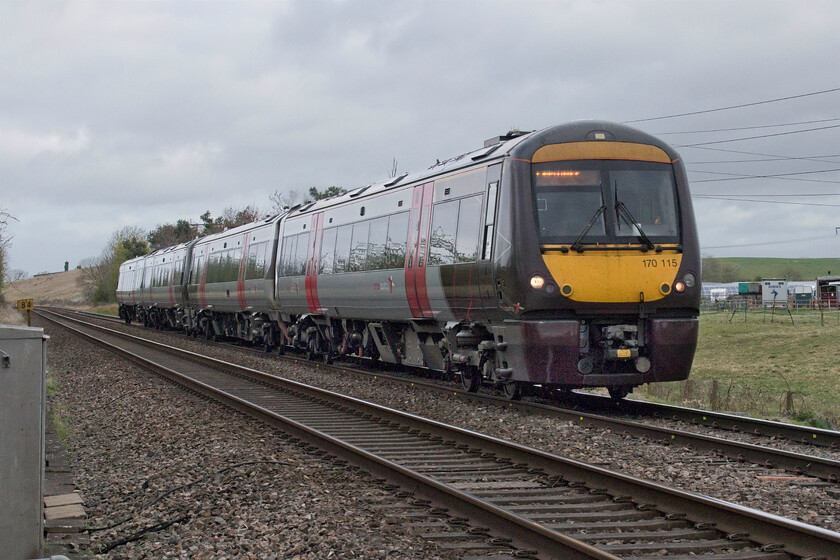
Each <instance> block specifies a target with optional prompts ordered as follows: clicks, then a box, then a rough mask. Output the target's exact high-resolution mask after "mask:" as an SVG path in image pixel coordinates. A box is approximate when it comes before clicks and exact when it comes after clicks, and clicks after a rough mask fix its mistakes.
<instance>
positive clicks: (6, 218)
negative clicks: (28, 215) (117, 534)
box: [0, 206, 17, 303]
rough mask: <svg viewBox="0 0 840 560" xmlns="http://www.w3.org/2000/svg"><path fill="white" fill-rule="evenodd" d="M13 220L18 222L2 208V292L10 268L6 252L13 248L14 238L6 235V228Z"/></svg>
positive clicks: (0, 286) (0, 250)
mask: <svg viewBox="0 0 840 560" xmlns="http://www.w3.org/2000/svg"><path fill="white" fill-rule="evenodd" d="M11 220H14V221H17V218H15V217H14V216H12V215H11V214H9V212H8V211H7V210H6V209H5V208H3V207H2V206H0V290H2V288H3V284H4V283H5V282H6V267H7V266H8V264H7V262H6V258H7V254H6V251H7V249H8V248H9V247H10V246H11V244H12V237H14V236H12V235H8V234H7V233H6V228H7V227H8V225H9V222H10V221H11ZM3 301H4V298H3V292H2V291H0V303H2V302H3Z"/></svg>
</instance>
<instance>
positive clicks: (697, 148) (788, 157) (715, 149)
mask: <svg viewBox="0 0 840 560" xmlns="http://www.w3.org/2000/svg"><path fill="white" fill-rule="evenodd" d="M689 147H690V148H693V149H695V150H711V151H713V152H726V153H729V154H744V155H749V156H761V157H774V158H779V159H780V160H789V159H790V160H805V161H818V162H820V163H838V162H836V161H830V160H824V159H819V158H824V157H838V156H817V157H809V156H800V157H796V156H780V155H776V154H762V153H759V152H745V151H743V150H727V149H726V148H710V147H708V146H689Z"/></svg>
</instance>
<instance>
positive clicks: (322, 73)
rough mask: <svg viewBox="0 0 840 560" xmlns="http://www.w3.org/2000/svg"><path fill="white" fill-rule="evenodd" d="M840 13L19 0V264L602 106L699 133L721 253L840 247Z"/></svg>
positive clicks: (73, 254) (12, 190) (0, 148)
mask: <svg viewBox="0 0 840 560" xmlns="http://www.w3.org/2000/svg"><path fill="white" fill-rule="evenodd" d="M838 28H840V2H837V1H835V0H824V1H819V0H809V1H807V2H803V1H800V0H796V1H784V2H782V1H774V0H758V1H746V0H744V1H739V2H730V1H692V0H680V1H676V0H674V1H668V2H664V1H628V0H620V1H591V0H587V1H560V0H557V1H529V0H519V1H509V2H493V1H462V0H440V1H425V2H406V1H379V0H365V1H326V0H302V1H279V0H278V1H247V0H241V1H212V0H211V1H206V2H198V1H180V2H155V1H144V2H139V1H135V2H130V1H73V0H66V1H51V0H37V1H28V2H18V1H15V0H2V2H0V209H2V210H5V211H7V212H8V213H9V214H11V215H12V216H14V217H15V218H16V221H11V222H10V223H9V226H8V229H7V232H6V233H7V235H8V234H11V235H13V236H14V237H13V239H12V240H11V246H10V247H9V250H8V257H9V263H8V266H9V268H10V269H18V270H23V271H25V272H27V273H29V274H36V273H40V272H47V271H50V272H53V271H58V270H62V269H63V267H64V263H65V261H67V262H69V264H70V267H71V268H75V267H76V266H77V265H79V264H80V263H82V262H84V260H85V259H89V258H93V257H97V256H98V255H99V254H100V253H101V252H102V250H103V249H104V248H105V246H106V244H107V241H108V238H109V237H110V236H111V234H112V233H113V232H115V231H118V230H120V229H122V228H123V227H126V226H135V227H139V228H142V229H143V230H147V231H148V230H152V229H154V228H155V227H156V226H158V225H161V224H164V223H171V222H175V221H176V220H178V219H182V218H183V219H189V220H191V221H193V222H198V221H199V216H200V215H201V214H203V213H204V212H205V211H207V210H209V211H210V212H211V214H212V215H214V216H217V215H219V214H221V213H222V212H223V210H224V209H225V208H227V207H233V208H241V207H244V206H246V205H248V204H254V205H256V206H257V207H259V208H261V209H263V210H265V211H266V212H267V211H269V210H271V208H272V202H271V200H270V196H271V195H272V194H273V193H275V192H281V193H288V192H290V191H297V192H301V193H303V192H306V191H308V189H309V188H310V187H312V186H316V187H319V188H323V187H328V186H331V185H337V186H341V187H345V188H348V189H349V188H353V187H356V186H361V185H367V184H370V183H371V182H374V181H377V180H380V179H383V178H385V177H387V176H388V175H389V174H390V172H391V168H392V166H393V164H394V161H395V160H396V163H397V167H398V170H399V171H400V172H403V171H411V170H417V169H423V168H425V167H428V166H429V165H430V164H432V163H434V162H435V161H436V160H437V159H440V160H443V159H446V158H449V157H452V156H455V155H458V154H461V153H464V152H466V151H469V150H472V149H475V148H478V147H480V146H482V145H483V141H484V140H485V139H487V138H490V137H493V136H498V135H500V134H504V133H505V132H507V131H508V130H511V129H520V130H534V129H541V128H545V127H547V126H551V125H555V124H559V123H563V122H568V121H575V120H581V119H604V120H610V121H615V122H622V123H627V124H629V125H631V126H634V127H637V128H639V129H641V130H644V131H646V132H649V133H653V134H654V135H657V136H659V137H660V138H662V139H663V140H665V141H666V142H668V143H669V144H671V145H672V146H673V147H675V148H676V149H677V150H678V151H679V152H680V154H681V156H682V157H683V159H684V161H685V163H686V167H687V169H688V170H689V181H690V184H691V188H692V192H693V196H694V208H695V212H696V214H697V219H698V225H699V230H700V242H701V247H702V251H703V253H704V254H706V255H711V256H716V257H725V256H756V257H833V258H837V257H840V171H838V170H840V33H838V32H837V29H838ZM686 113H691V114H686ZM673 115H681V116H673ZM658 117H670V118H658ZM756 137H759V138H756ZM698 144H702V145H698ZM779 175H782V176H781V177H780V176H779ZM709 196H713V197H717V198H707V197H709ZM721 197H722V198H721ZM733 199H737V200H733Z"/></svg>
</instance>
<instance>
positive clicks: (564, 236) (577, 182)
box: [533, 160, 679, 245]
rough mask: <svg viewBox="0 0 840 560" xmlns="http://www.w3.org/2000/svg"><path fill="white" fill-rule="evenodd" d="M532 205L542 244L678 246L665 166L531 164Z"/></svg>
mask: <svg viewBox="0 0 840 560" xmlns="http://www.w3.org/2000/svg"><path fill="white" fill-rule="evenodd" d="M533 167H534V170H533V172H534V176H533V180H534V202H535V208H536V219H537V225H538V227H539V233H540V241H541V243H542V244H544V245H545V244H562V243H573V242H575V241H576V240H578V238H580V242H581V243H583V244H586V243H637V242H641V240H642V239H643V238H644V236H646V237H647V238H648V239H650V240H651V241H652V242H654V243H678V242H679V221H678V219H677V200H676V190H675V185H674V174H673V170H672V168H671V166H670V165H669V164H663V163H650V162H639V161H626V160H602V161H599V160H580V161H562V162H547V163H538V164H534V166H533Z"/></svg>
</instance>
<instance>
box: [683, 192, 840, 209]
mask: <svg viewBox="0 0 840 560" xmlns="http://www.w3.org/2000/svg"><path fill="white" fill-rule="evenodd" d="M691 198H703V199H710V200H729V201H731V202H763V203H765V204H786V205H788V206H818V207H820V208H840V204H820V203H817V202H789V201H787V200H756V199H752V198H739V197H733V196H717V195H710V194H695V195H692V197H691Z"/></svg>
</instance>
